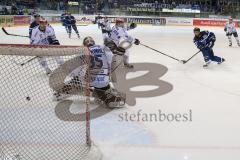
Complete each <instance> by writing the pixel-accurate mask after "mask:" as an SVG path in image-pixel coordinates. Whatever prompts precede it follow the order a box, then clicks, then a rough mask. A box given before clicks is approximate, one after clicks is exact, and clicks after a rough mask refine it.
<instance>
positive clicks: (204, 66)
mask: <svg viewBox="0 0 240 160" xmlns="http://www.w3.org/2000/svg"><path fill="white" fill-rule="evenodd" d="M210 63H211V61H207V62H206V63H205V64H204V65H203V68H208V66H209V64H210Z"/></svg>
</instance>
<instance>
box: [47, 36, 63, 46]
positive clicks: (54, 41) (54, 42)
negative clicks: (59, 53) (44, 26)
mask: <svg viewBox="0 0 240 160" xmlns="http://www.w3.org/2000/svg"><path fill="white" fill-rule="evenodd" d="M47 40H48V43H49V44H50V45H60V43H59V41H58V40H57V38H56V37H55V36H49V37H48V38H47Z"/></svg>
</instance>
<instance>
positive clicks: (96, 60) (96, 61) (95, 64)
mask: <svg viewBox="0 0 240 160" xmlns="http://www.w3.org/2000/svg"><path fill="white" fill-rule="evenodd" d="M102 66H103V62H102V59H101V57H100V56H98V57H97V56H91V66H90V68H98V69H100V68H102Z"/></svg>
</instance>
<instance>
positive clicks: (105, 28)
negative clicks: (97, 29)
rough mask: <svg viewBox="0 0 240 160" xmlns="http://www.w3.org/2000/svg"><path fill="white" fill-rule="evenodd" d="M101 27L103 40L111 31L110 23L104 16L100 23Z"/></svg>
mask: <svg viewBox="0 0 240 160" xmlns="http://www.w3.org/2000/svg"><path fill="white" fill-rule="evenodd" d="M100 26H101V29H102V35H103V41H104V40H105V39H107V38H109V35H110V33H111V31H112V28H111V23H110V22H109V20H108V18H107V17H104V20H103V22H101V23H100Z"/></svg>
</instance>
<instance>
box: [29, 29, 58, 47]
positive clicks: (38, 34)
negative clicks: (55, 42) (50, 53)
mask: <svg viewBox="0 0 240 160" xmlns="http://www.w3.org/2000/svg"><path fill="white" fill-rule="evenodd" d="M49 37H55V32H54V29H53V28H52V27H51V26H50V25H47V26H46V29H45V31H41V30H40V29H39V26H37V27H35V28H34V29H33V30H32V35H31V44H37V45H48V44H49V40H48V38H49Z"/></svg>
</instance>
